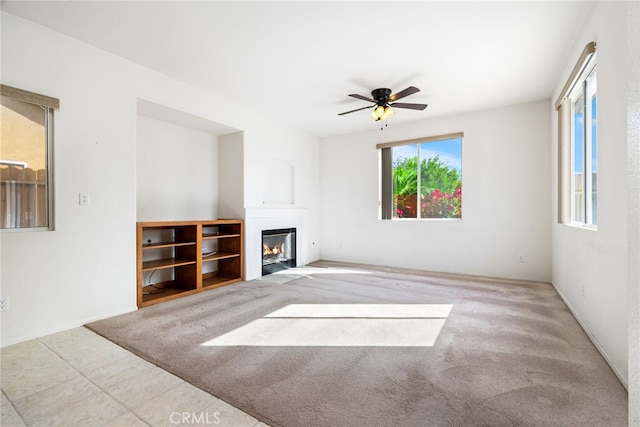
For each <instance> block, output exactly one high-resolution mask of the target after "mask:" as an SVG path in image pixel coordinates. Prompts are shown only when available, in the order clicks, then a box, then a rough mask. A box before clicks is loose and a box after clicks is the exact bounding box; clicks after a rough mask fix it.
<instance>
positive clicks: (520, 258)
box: [518, 254, 524, 262]
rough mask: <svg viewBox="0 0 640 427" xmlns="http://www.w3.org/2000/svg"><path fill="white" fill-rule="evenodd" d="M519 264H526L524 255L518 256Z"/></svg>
mask: <svg viewBox="0 0 640 427" xmlns="http://www.w3.org/2000/svg"><path fill="white" fill-rule="evenodd" d="M518 262H524V254H520V255H518Z"/></svg>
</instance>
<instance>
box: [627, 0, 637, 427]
mask: <svg viewBox="0 0 640 427" xmlns="http://www.w3.org/2000/svg"><path fill="white" fill-rule="evenodd" d="M627 7H628V11H627V72H628V75H629V81H628V85H629V95H628V113H627V114H628V122H627V135H628V136H627V171H628V174H629V193H628V203H629V230H628V235H629V241H628V244H627V246H628V251H629V253H628V262H629V295H628V297H629V320H628V322H629V328H628V337H629V362H628V365H629V388H628V390H629V425H630V426H632V427H638V426H640V3H638V2H630V3H629V4H628V6H627Z"/></svg>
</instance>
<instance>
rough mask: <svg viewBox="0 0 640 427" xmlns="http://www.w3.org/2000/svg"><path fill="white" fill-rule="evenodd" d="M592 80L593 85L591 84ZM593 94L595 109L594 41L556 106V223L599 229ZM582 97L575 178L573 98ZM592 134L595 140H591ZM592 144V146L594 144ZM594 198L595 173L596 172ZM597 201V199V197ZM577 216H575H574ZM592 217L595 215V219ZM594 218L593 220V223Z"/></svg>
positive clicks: (595, 69)
mask: <svg viewBox="0 0 640 427" xmlns="http://www.w3.org/2000/svg"><path fill="white" fill-rule="evenodd" d="M592 83H593V84H592ZM593 96H595V104H596V115H597V114H598V111H597V58H596V43H595V42H590V43H587V45H586V46H585V48H584V49H583V51H582V54H581V55H580V58H579V59H578V62H577V63H576V65H575V66H574V68H573V70H572V72H571V75H570V77H569V79H568V80H567V82H566V83H565V85H564V87H563V89H562V91H561V93H560V96H559V97H558V99H557V101H556V103H555V107H556V110H557V111H558V223H559V224H564V225H569V226H574V227H579V228H585V229H589V230H597V229H598V224H597V221H598V215H597V204H596V210H595V212H594V210H593V197H594V193H593V184H594V181H593V178H594V173H596V174H597V170H596V171H593V163H592V158H593V151H594V149H595V158H596V164H597V155H598V143H599V141H598V138H597V116H596V117H595V119H596V129H595V130H596V132H595V135H594V134H593V132H592V131H593V125H594V123H593V119H594V117H593V116H592V112H593V110H592V105H591V103H592V101H593ZM580 97H582V104H581V105H580V107H581V108H582V111H583V113H582V114H583V117H582V129H581V137H582V141H581V147H580V149H581V154H582V159H581V164H580V165H579V166H580V167H581V168H582V171H583V172H582V177H581V179H580V182H578V181H577V173H576V167H577V166H578V165H576V158H575V157H576V151H575V149H576V127H575V122H576V120H575V118H576V108H575V107H576V100H579V99H580ZM594 137H595V139H594ZM594 145H595V146H594ZM595 178H596V182H595V184H596V194H595V195H596V197H597V175H596V177H595ZM579 183H581V184H582V201H581V203H580V206H578V205H577V200H576V186H577V185H578V184H579ZM596 203H597V200H596ZM576 216H578V218H576ZM594 217H595V218H594ZM594 219H595V222H594Z"/></svg>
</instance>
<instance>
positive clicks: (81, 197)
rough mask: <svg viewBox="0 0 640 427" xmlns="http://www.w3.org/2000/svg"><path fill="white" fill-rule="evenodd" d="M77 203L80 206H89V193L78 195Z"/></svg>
mask: <svg viewBox="0 0 640 427" xmlns="http://www.w3.org/2000/svg"><path fill="white" fill-rule="evenodd" d="M78 199H79V200H78V203H80V204H81V205H88V204H89V201H90V200H89V193H78Z"/></svg>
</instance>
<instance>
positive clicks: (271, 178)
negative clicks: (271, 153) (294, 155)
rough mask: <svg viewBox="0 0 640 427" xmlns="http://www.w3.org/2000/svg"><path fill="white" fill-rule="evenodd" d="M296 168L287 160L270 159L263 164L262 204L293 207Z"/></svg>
mask: <svg viewBox="0 0 640 427" xmlns="http://www.w3.org/2000/svg"><path fill="white" fill-rule="evenodd" d="M294 172H295V168H294V167H293V165H292V164H291V163H289V162H288V161H287V160H285V159H281V158H277V157H270V158H266V159H264V161H263V163H262V171H261V177H262V203H264V204H266V205H293V204H294V202H295V200H294V189H295V174H294Z"/></svg>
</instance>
